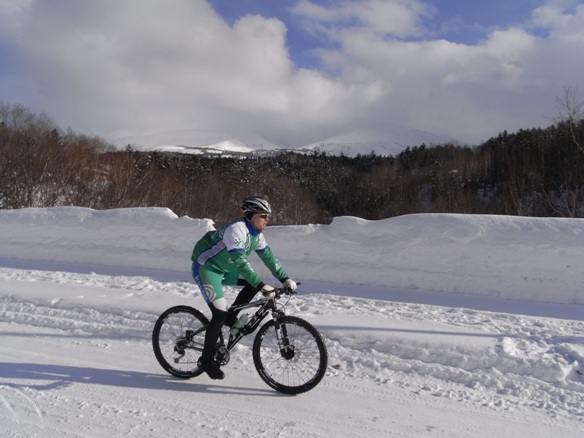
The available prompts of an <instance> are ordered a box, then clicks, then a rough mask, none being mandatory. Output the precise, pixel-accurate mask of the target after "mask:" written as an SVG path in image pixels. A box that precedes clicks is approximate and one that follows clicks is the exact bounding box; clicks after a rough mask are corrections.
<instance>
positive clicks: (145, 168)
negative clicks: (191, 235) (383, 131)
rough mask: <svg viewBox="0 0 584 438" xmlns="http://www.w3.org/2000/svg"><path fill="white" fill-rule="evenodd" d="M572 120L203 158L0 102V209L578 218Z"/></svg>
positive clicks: (580, 160) (294, 218) (289, 217)
mask: <svg viewBox="0 0 584 438" xmlns="http://www.w3.org/2000/svg"><path fill="white" fill-rule="evenodd" d="M582 145H584V120H579V121H576V122H574V121H573V120H572V119H569V120H565V121H558V122H557V123H555V124H554V125H552V126H550V127H548V128H546V129H529V130H520V131H519V132H516V133H513V134H509V133H507V132H503V133H501V134H500V135H498V136H497V137H494V138H491V139H489V140H488V141H486V142H485V143H483V144H481V145H479V146H476V147H467V146H458V145H453V144H445V145H434V146H426V145H421V146H416V147H408V148H406V149H405V150H404V151H403V152H401V153H400V154H398V155H397V156H395V157H394V156H378V155H374V154H370V155H360V156H357V157H347V156H331V155H327V154H324V153H313V154H308V155H307V154H299V153H293V152H286V153H279V154H275V155H273V156H249V157H245V158H242V157H239V158H236V157H207V156H199V155H179V154H164V153H157V152H140V151H136V150H132V149H131V148H127V149H126V150H124V151H120V150H116V149H115V148H114V147H113V146H111V145H109V144H108V143H107V142H105V141H104V140H102V139H100V138H94V137H88V136H85V135H79V134H76V133H74V132H71V131H70V130H69V131H67V132H63V131H61V130H60V129H59V128H58V127H57V126H55V124H54V123H53V122H52V120H51V119H50V118H49V117H47V116H46V115H44V114H41V115H40V116H38V115H35V114H32V113H31V112H30V111H29V110H27V109H26V108H25V107H23V106H20V105H16V106H9V105H0V208H2V209H14V208H24V207H50V206H63V205H75V206H83V207H90V208H95V209H110V208H123V207H153V206H159V207H168V208H170V209H172V210H173V211H174V212H175V213H176V214H178V215H188V216H190V217H207V218H211V219H214V220H215V221H219V222H221V221H228V220H231V219H233V218H234V217H237V216H238V215H239V211H238V205H239V202H240V200H241V199H242V198H243V197H245V196H248V195H250V194H260V195H263V196H266V197H267V198H268V199H269V200H270V201H271V202H272V203H273V205H274V207H275V208H276V210H277V214H276V215H275V218H274V219H275V221H274V222H276V223H288V224H306V223H326V222H328V221H330V219H331V218H332V217H335V216H343V215H351V216H357V217H361V218H365V219H382V218H387V217H392V216H397V215H403V214H410V213H429V212H435V213H481V214H504V215H522V216H546V217H547V216H554V217H584V148H583V147H582Z"/></svg>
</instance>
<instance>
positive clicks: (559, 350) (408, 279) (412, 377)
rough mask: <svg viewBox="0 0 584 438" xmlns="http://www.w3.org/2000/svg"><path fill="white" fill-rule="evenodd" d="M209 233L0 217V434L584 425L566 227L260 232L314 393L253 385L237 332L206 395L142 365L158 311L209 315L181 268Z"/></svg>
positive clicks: (576, 277)
mask: <svg viewBox="0 0 584 438" xmlns="http://www.w3.org/2000/svg"><path fill="white" fill-rule="evenodd" d="M213 225H214V224H213V221H211V220H209V219H192V218H188V217H177V216H176V215H175V214H174V213H173V212H172V211H170V210H168V209H164V208H143V209H119V210H108V211H96V210H91V209H86V208H76V207H61V208H49V209H23V210H3V211H0V302H1V304H0V333H1V335H0V336H1V342H0V425H1V426H2V428H1V433H0V436H2V437H5V436H6V437H101V436H107V435H109V436H130V437H131V436H139V437H159V436H166V435H168V436H179V437H180V436H202V437H258V436H259V437H261V436H265V437H268V436H269V437H274V436H280V437H329V436H347V437H348V436H350V437H372V436H374V437H377V436H380V437H381V436H384V437H385V436H402V437H403V436H405V437H419V436H434V437H475V438H482V437H489V438H490V437H492V436H493V435H499V436H505V437H507V436H509V437H517V436H530V437H549V436H554V437H558V436H560V437H562V436H570V437H572V436H575V435H576V436H578V435H579V433H582V431H583V430H584V404H583V403H582V400H583V395H584V380H583V378H584V377H583V376H582V375H581V374H579V371H581V370H582V368H581V367H582V366H584V322H583V319H584V307H583V306H584V293H583V292H582V291H581V285H582V284H583V280H584V271H583V270H582V268H581V267H582V265H583V264H584V221H582V220H578V219H550V218H521V217H504V216H480V215H476V216H471V215H469V216H466V215H437V214H436V215H435V214H426V215H410V216H402V217H396V218H392V219H387V220H381V221H366V220H363V219H360V218H355V217H341V218H335V219H334V221H333V222H332V224H330V225H306V226H271V227H269V228H268V229H267V230H266V232H265V234H266V238H267V240H268V242H269V244H270V246H271V247H272V248H273V249H274V251H275V253H276V254H277V255H278V257H279V259H280V261H281V262H282V264H283V265H284V266H285V268H286V269H287V271H288V272H289V274H290V275H291V276H292V277H293V278H295V279H297V280H299V281H301V282H302V285H301V286H300V291H299V294H298V295H297V296H296V297H294V298H293V299H292V300H291V301H290V302H289V303H288V304H287V306H286V308H287V311H288V313H290V314H294V315H297V316H300V317H302V318H304V319H306V320H308V321H309V322H311V323H312V324H313V325H315V326H316V327H317V328H318V329H319V330H320V331H321V333H322V334H323V336H324V339H325V341H326V344H327V347H328V350H329V356H330V357H329V370H328V372H327V375H326V376H325V378H324V379H323V381H322V382H321V383H320V384H319V385H318V386H317V387H316V388H314V389H313V390H312V391H310V392H308V393H305V394H301V395H298V396H288V395H284V394H280V393H278V392H276V391H274V390H272V389H270V388H269V387H268V386H267V385H265V383H263V381H262V380H261V379H260V377H259V376H258V374H257V373H256V371H255V369H254V367H253V360H252V357H251V343H252V341H253V339H252V337H248V338H245V339H244V340H243V341H242V343H241V344H239V345H238V346H237V347H236V350H235V351H234V352H232V359H231V362H230V363H229V364H228V365H226V366H225V368H224V370H225V372H226V374H227V377H226V379H225V380H222V381H213V380H210V379H209V378H208V377H207V376H205V375H203V376H199V377H197V378H194V379H191V380H180V379H176V378H173V377H172V376H170V375H168V374H166V373H165V372H164V371H163V370H162V368H161V367H160V366H159V365H158V363H157V362H156V360H155V358H154V355H153V352H152V347H151V342H150V335H151V331H152V327H153V324H154V322H155V321H156V318H157V317H158V315H159V314H160V313H162V311H164V310H165V309H166V308H168V307H170V306H173V305H177V304H189V305H192V306H194V307H197V308H199V309H201V310H203V311H204V312H205V313H206V314H209V312H208V310H207V308H206V305H205V304H204V302H203V300H202V298H201V297H200V295H199V294H198V293H197V291H196V288H195V286H194V284H193V282H192V280H191V278H190V274H189V268H190V251H191V249H192V245H193V244H194V242H195V241H196V240H197V239H198V238H199V237H200V236H201V235H202V234H203V233H204V232H205V231H207V230H210V229H212V228H213ZM252 264H253V265H254V266H255V267H256V268H258V271H260V273H261V274H262V275H263V276H264V277H265V279H266V280H269V279H270V277H269V276H268V274H267V272H266V271H265V269H262V268H261V262H259V259H257V258H256V257H255V256H254V258H253V259H252ZM269 282H271V283H272V284H276V282H275V280H273V279H272V281H269ZM236 292H237V291H236V290H235V289H233V288H227V297H228V299H230V300H231V299H233V298H234V296H235V294H236Z"/></svg>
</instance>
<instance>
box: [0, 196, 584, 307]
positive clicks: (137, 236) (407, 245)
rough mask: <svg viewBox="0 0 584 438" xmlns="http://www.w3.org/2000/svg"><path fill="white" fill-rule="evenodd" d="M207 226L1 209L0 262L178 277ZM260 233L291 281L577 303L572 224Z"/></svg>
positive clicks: (580, 230) (358, 222)
mask: <svg viewBox="0 0 584 438" xmlns="http://www.w3.org/2000/svg"><path fill="white" fill-rule="evenodd" d="M211 229H213V221H212V220H210V219H192V218H189V217H178V216H177V215H175V214H174V213H173V212H172V211H170V210H168V209H165V208H136V209H118V210H106V211H97V210H92V209H87V208H78V207H58V208H47V209H22V210H3V211H0V258H10V259H24V260H36V261H51V262H64V263H80V264H92V265H106V266H118V267H132V268H145V269H157V270H167V271H174V272H177V273H178V272H181V273H183V274H184V273H188V272H189V269H190V253H191V250H192V246H193V244H194V243H195V242H196V240H197V239H198V238H199V237H200V236H202V235H203V234H204V233H205V232H206V231H208V230H211ZM120 230H122V231H123V232H122V235H123V239H120V237H119V235H120ZM265 234H266V238H267V240H268V242H269V244H270V246H271V247H272V248H273V249H274V251H275V252H276V254H277V255H278V257H279V258H280V260H281V261H282V263H283V265H284V266H285V268H286V269H287V271H288V272H289V274H290V275H291V276H292V277H294V278H297V279H299V280H305V281H307V280H314V281H324V282H330V283H339V284H340V283H342V284H355V285H383V286H386V287H396V288H404V289H422V290H432V291H437V292H455V293H461V294H475V295H490V296H497V297H501V298H509V299H514V300H526V301H545V302H554V303H563V304H570V303H574V304H584V293H582V290H581V289H582V287H581V285H582V284H583V283H584V271H583V270H582V268H581V267H582V266H583V264H584V221H582V220H579V219H551V218H522V217H508V216H484V215H483V216H482V215H450V214H420V215H408V216H401V217H396V218H391V219H386V220H381V221H367V220H363V219H359V218H355V217H340V218H335V219H334V220H333V222H332V223H331V224H330V225H303V226H273V227H269V228H268V229H267V230H266V232H265ZM255 266H256V267H257V268H258V271H260V273H261V274H262V275H265V276H267V275H268V274H267V272H266V271H265V270H264V269H263V268H262V267H261V266H260V265H258V264H257V263H256V264H255Z"/></svg>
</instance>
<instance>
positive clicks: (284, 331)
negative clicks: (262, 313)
mask: <svg viewBox="0 0 584 438" xmlns="http://www.w3.org/2000/svg"><path fill="white" fill-rule="evenodd" d="M279 326H280V334H281V341H282V342H281V344H279V343H278V335H277V333H276V323H275V322H274V321H273V320H272V321H269V322H267V323H266V324H265V325H263V326H262V327H261V328H260V330H259V331H258V333H257V335H256V337H255V340H254V343H253V361H254V365H255V368H256V370H257V371H258V373H259V375H260V377H261V378H262V380H263V381H264V382H266V383H267V384H268V386H270V387H272V388H274V389H275V390H276V391H280V392H283V393H286V394H300V393H302V392H306V391H310V390H311V389H312V388H314V387H315V386H316V385H318V383H319V382H320V381H321V380H322V378H323V377H324V375H325V373H326V367H327V362H328V353H327V350H326V346H325V343H324V341H323V339H322V337H321V335H320V333H319V332H318V330H316V329H315V328H314V327H313V326H312V325H311V324H310V323H309V322H308V321H305V320H304V319H301V318H298V317H296V316H283V317H281V318H280V319H279Z"/></svg>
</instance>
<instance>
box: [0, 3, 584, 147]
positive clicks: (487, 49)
mask: <svg viewBox="0 0 584 438" xmlns="http://www.w3.org/2000/svg"><path fill="white" fill-rule="evenodd" d="M291 13H292V14H294V16H295V17H296V18H297V19H298V20H300V21H299V22H301V23H302V24H303V25H304V29H305V31H306V32H311V33H312V35H313V37H314V38H318V39H320V40H321V42H322V44H321V47H320V48H319V49H318V50H316V51H315V56H317V57H318V59H319V61H320V64H319V65H321V66H322V68H318V69H317V68H313V69H307V68H299V67H298V66H296V65H295V64H294V61H293V59H291V56H290V53H289V50H288V27H287V25H286V24H285V22H284V21H282V19H280V18H275V17H264V16H260V15H246V16H242V17H240V18H239V19H237V20H235V22H233V23H228V22H227V21H226V20H224V19H223V18H222V17H220V16H219V15H218V13H217V12H216V11H215V10H214V9H213V7H212V5H211V4H210V3H209V2H207V1H205V0H174V1H172V2H166V1H148V2H144V1H140V0H125V1H118V0H101V1H99V2H79V1H77V0H52V1H51V2H46V1H42V0H14V1H0V37H1V41H2V42H0V55H2V58H3V59H4V61H0V77H1V85H0V94H1V95H2V96H4V97H3V99H8V102H9V103H10V102H15V103H16V102H17V103H22V104H25V105H28V106H30V107H32V109H34V110H39V111H44V112H46V113H47V114H49V115H51V116H52V117H53V118H54V119H55V121H56V122H57V123H58V124H59V125H60V126H62V127H72V128H73V129H75V130H80V131H83V132H87V133H89V134H96V135H102V136H104V137H106V138H107V139H113V138H115V137H120V136H124V135H138V134H145V133H154V132H164V131H177V130H184V129H189V130H200V131H203V130H205V131H216V132H222V133H225V136H227V137H229V136H232V137H237V138H239V139H241V140H243V141H246V140H247V141H250V139H253V142H256V143H257V142H261V141H263V140H265V141H269V142H273V143H277V144H280V145H287V146H293V147H295V146H302V145H305V144H308V143H312V142H317V141H321V140H324V139H326V138H327V137H330V136H333V135H335V134H337V133H339V132H340V131H342V130H348V129H352V128H355V129H357V128H367V127H382V128H383V129H386V130H389V131H391V126H392V125H402V126H409V127H412V128H415V129H419V130H424V131H429V132H433V133H436V134H441V135H444V136H449V137H453V138H458V139H460V140H462V141H465V140H467V141H469V142H477V141H480V140H481V139H486V138H488V137H489V136H491V135H496V134H498V132H500V131H501V130H503V129H508V130H514V129H519V128H530V127H534V126H539V125H547V124H549V123H548V122H549V120H550V119H551V117H552V116H553V115H554V114H553V111H554V100H555V97H556V96H558V95H560V94H561V92H562V87H563V86H565V85H578V83H580V82H581V81H582V77H581V72H582V71H584V65H583V61H582V60H581V59H580V58H581V57H580V56H579V53H581V52H582V49H583V48H584V47H583V46H584V36H583V34H584V31H583V29H584V6H582V5H578V4H571V3H570V4H565V3H558V2H555V1H550V2H549V3H545V4H544V5H542V6H541V7H539V8H537V9H535V10H534V11H533V13H532V15H531V16H530V17H528V20H526V22H525V23H524V25H522V26H519V25H517V26H515V27H509V28H504V29H498V30H495V31H492V32H490V33H487V34H485V36H484V39H483V40H482V41H481V42H480V43H478V44H475V45H468V44H460V43H456V42H453V41H448V40H445V39H440V38H437V37H436V36H434V35H433V34H432V32H430V30H429V29H430V28H431V27H432V28H436V27H437V26H434V25H430V23H431V20H433V18H434V17H435V13H436V9H435V7H434V6H432V5H431V4H430V2H427V1H422V0H412V1H406V0H394V1H389V0H362V1H352V0H343V1H339V2H330V3H329V2H327V3H326V4H324V3H322V2H321V3H316V2H314V1H309V0H302V1H299V2H297V3H296V5H295V6H294V7H293V8H292V9H291ZM450 24H452V23H450Z"/></svg>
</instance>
